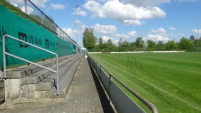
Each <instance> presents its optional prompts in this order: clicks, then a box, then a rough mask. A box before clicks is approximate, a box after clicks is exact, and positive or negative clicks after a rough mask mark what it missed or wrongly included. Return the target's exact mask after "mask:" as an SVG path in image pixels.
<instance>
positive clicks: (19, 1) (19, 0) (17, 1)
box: [8, 0, 24, 5]
mask: <svg viewBox="0 0 201 113" xmlns="http://www.w3.org/2000/svg"><path fill="white" fill-rule="evenodd" d="M8 2H10V3H11V4H17V5H18V4H20V5H22V4H24V0H8Z"/></svg>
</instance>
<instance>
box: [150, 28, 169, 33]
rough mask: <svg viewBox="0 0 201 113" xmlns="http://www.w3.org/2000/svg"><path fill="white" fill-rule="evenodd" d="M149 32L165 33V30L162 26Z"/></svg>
mask: <svg viewBox="0 0 201 113" xmlns="http://www.w3.org/2000/svg"><path fill="white" fill-rule="evenodd" d="M151 32H152V33H157V34H166V30H165V29H164V28H159V29H152V30H151Z"/></svg>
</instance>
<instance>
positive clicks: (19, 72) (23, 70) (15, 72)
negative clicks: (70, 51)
mask: <svg viewBox="0 0 201 113" xmlns="http://www.w3.org/2000/svg"><path fill="white" fill-rule="evenodd" d="M74 56H76V55H69V56H64V57H60V58H59V62H62V61H64V60H66V59H68V58H71V57H74ZM38 63H39V64H40V65H43V66H47V67H50V66H52V65H55V58H54V59H50V60H47V61H41V62H38ZM42 69H43V68H41V67H38V66H35V65H32V64H30V65H29V66H22V67H17V68H13V69H11V70H9V71H8V72H7V78H21V77H24V76H29V75H30V74H33V73H36V72H37V71H40V70H42Z"/></svg>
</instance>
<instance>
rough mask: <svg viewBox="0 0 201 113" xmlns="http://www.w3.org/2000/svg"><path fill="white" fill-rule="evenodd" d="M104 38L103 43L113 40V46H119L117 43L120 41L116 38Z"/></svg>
mask: <svg viewBox="0 0 201 113" xmlns="http://www.w3.org/2000/svg"><path fill="white" fill-rule="evenodd" d="M102 38H103V42H107V41H108V40H109V39H111V40H112V43H113V44H116V45H117V43H118V41H119V40H117V39H114V38H112V37H110V36H106V35H104V36H102Z"/></svg>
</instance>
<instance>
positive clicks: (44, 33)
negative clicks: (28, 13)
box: [0, 5, 75, 67]
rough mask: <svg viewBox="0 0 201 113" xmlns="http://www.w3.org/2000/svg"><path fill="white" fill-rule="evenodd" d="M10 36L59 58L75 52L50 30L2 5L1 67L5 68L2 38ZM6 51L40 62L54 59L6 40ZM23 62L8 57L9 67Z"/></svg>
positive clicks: (18, 43) (0, 33)
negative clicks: (54, 54)
mask: <svg viewBox="0 0 201 113" xmlns="http://www.w3.org/2000/svg"><path fill="white" fill-rule="evenodd" d="M5 34H9V35H11V36H14V37H16V38H19V39H22V40H25V41H27V42H29V43H32V44H34V45H37V46H39V47H42V48H45V49H48V50H50V51H52V52H56V53H57V54H58V55H59V56H64V55H69V54H73V53H74V52H75V50H74V48H75V47H73V46H75V45H73V44H72V43H70V42H68V41H66V40H63V39H62V38H60V37H58V36H57V35H55V34H54V33H52V32H50V31H49V30H47V29H45V28H43V27H41V26H39V25H37V24H35V23H33V22H30V21H29V20H27V19H26V18H22V17H20V16H18V15H16V14H14V13H12V12H11V11H9V10H8V9H6V8H5V7H4V6H2V5H0V66H1V67H2V66H3V57H2V56H3V55H2V36H3V35H5ZM6 51H7V52H9V53H12V54H15V55H17V56H20V57H22V58H25V59H28V60H31V61H38V60H41V59H47V58H51V57H53V56H52V55H51V54H47V53H45V52H43V51H41V50H38V49H35V48H33V47H31V46H28V45H26V44H24V43H20V42H18V41H14V40H12V39H6ZM22 63H23V62H22V61H20V60H17V59H15V58H12V57H7V65H16V64H22Z"/></svg>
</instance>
